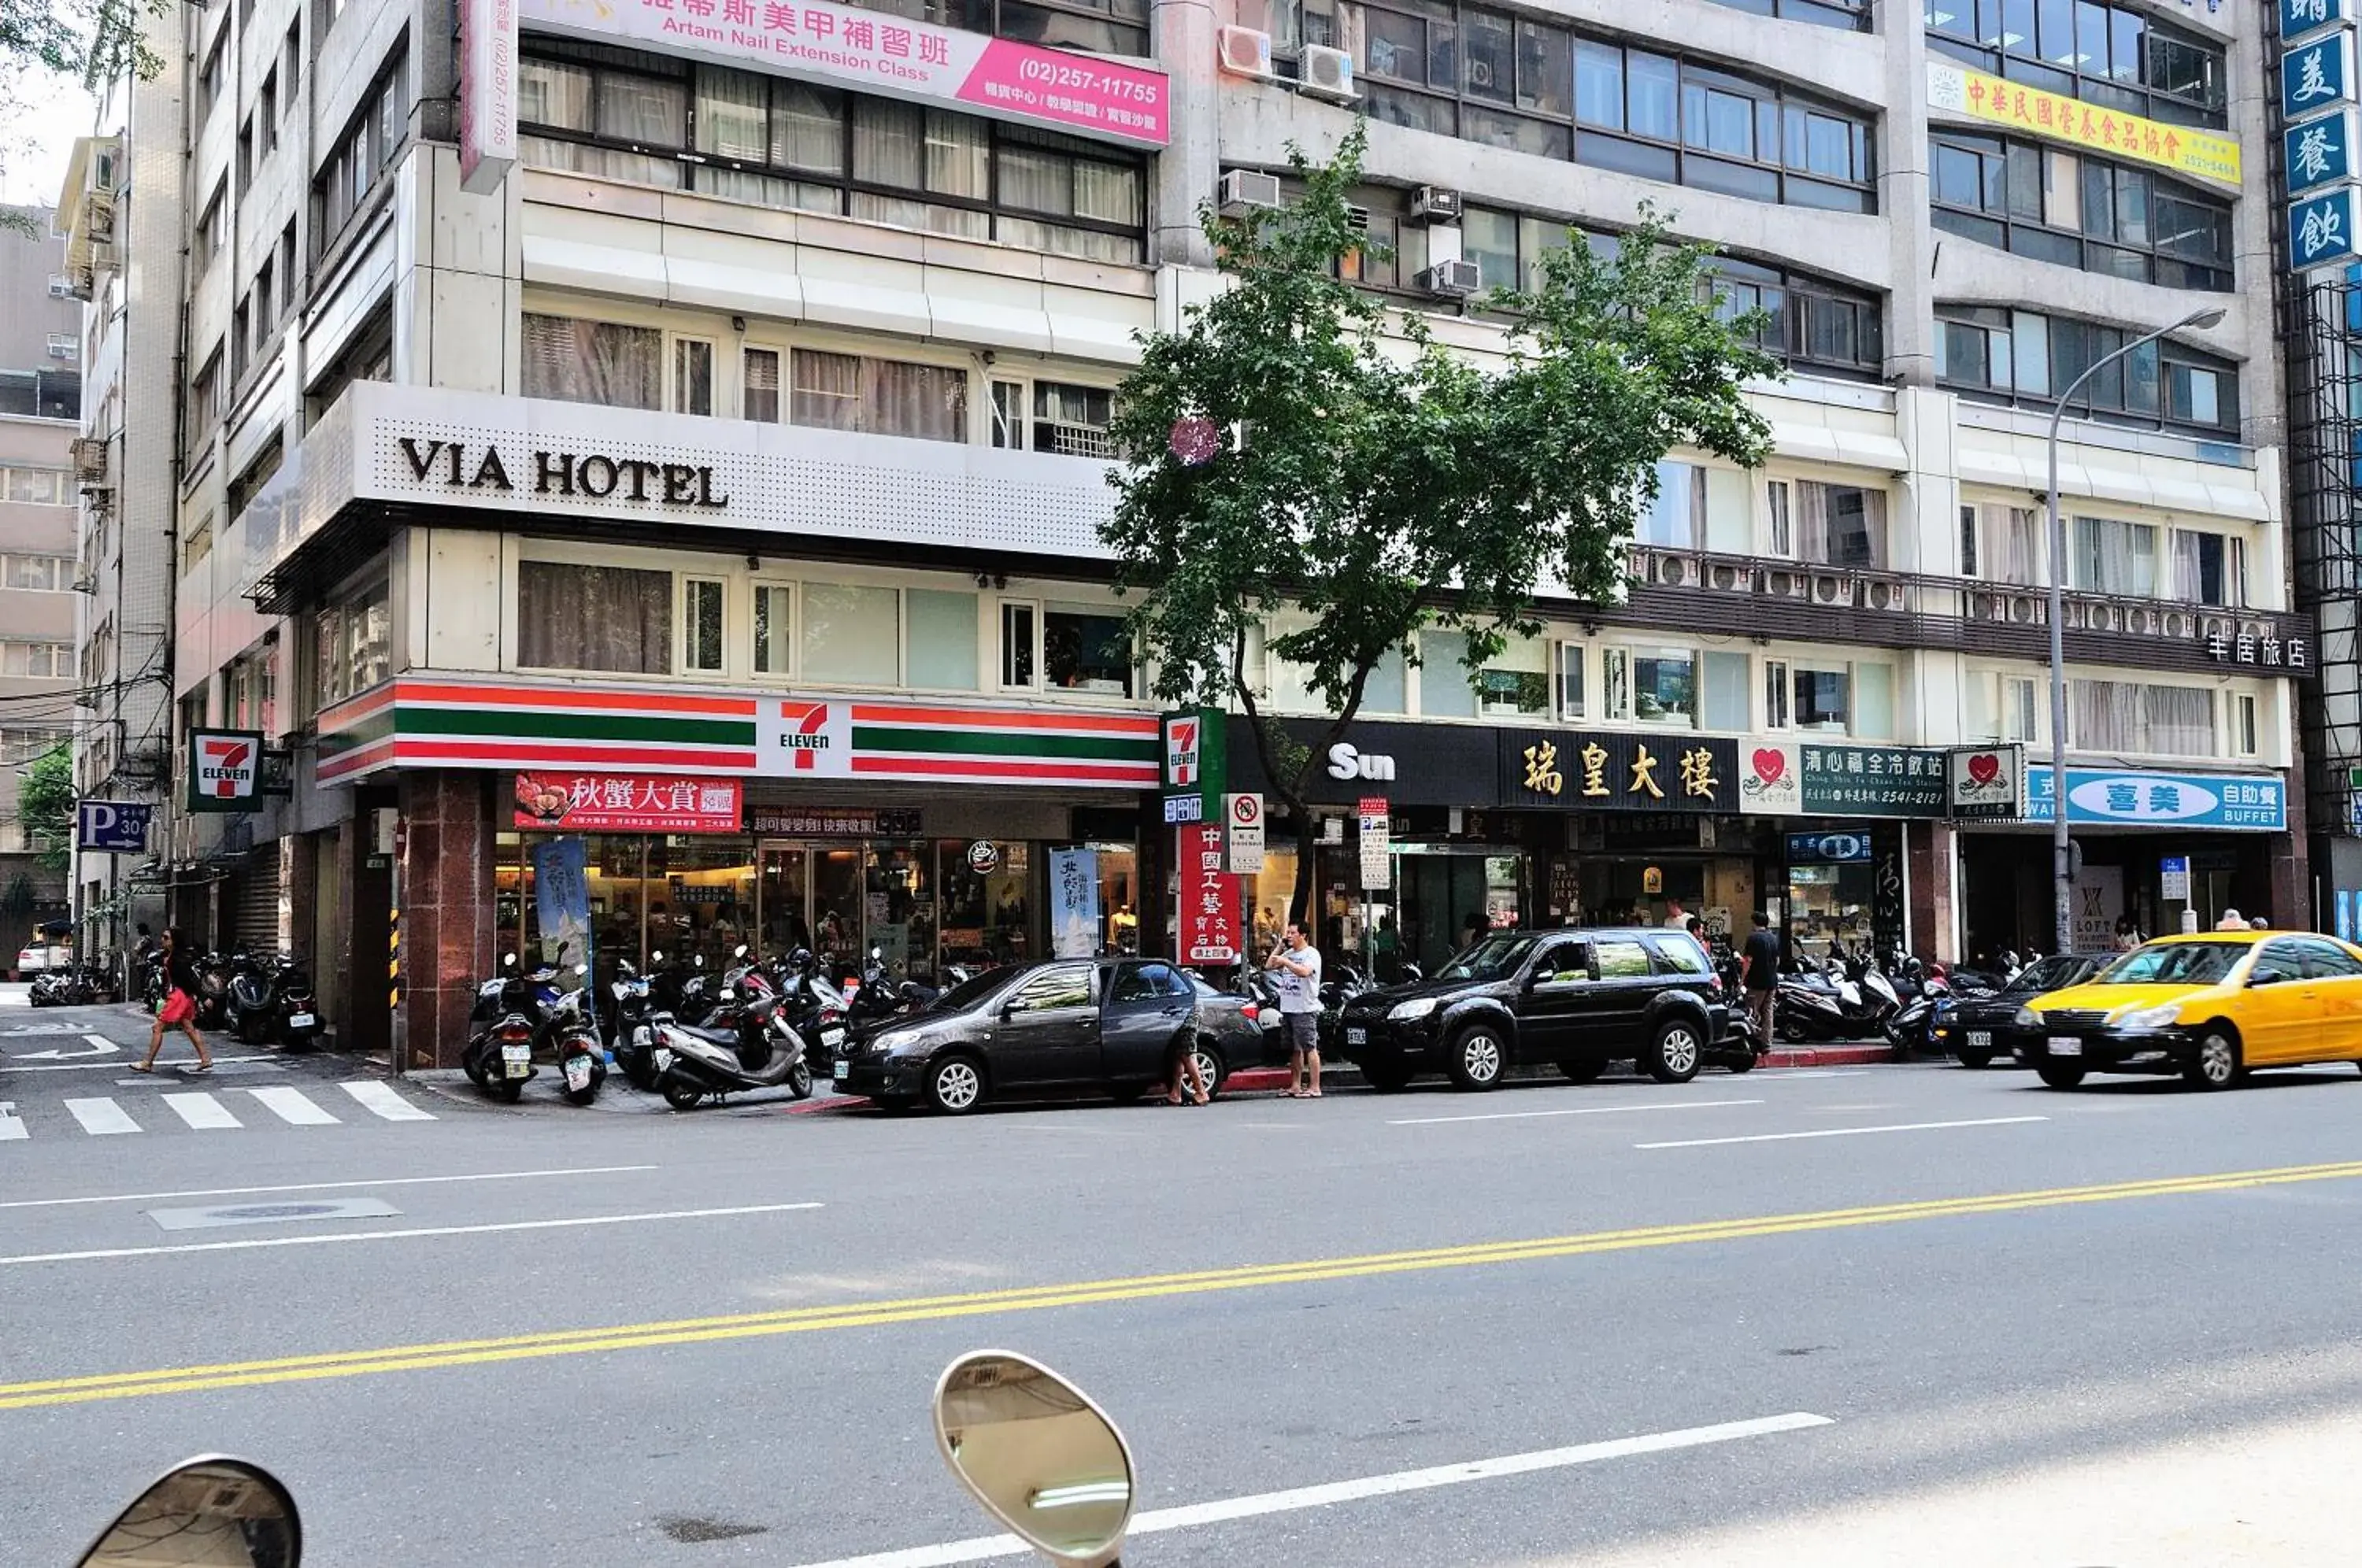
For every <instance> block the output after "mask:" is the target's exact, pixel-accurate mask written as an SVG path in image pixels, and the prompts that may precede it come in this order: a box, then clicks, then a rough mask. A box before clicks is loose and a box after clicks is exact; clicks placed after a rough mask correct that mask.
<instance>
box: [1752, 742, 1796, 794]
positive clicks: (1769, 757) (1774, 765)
mask: <svg viewBox="0 0 2362 1568" xmlns="http://www.w3.org/2000/svg"><path fill="white" fill-rule="evenodd" d="M1787 771H1788V756H1787V754H1786V753H1785V752H1783V751H1780V750H1778V749H1776V748H1774V747H1771V746H1768V745H1767V746H1765V747H1763V748H1762V749H1761V750H1760V751H1758V752H1757V753H1756V754H1755V777H1756V778H1760V779H1761V780H1763V782H1764V784H1765V785H1766V786H1767V787H1768V786H1771V785H1773V784H1777V783H1778V782H1780V775H1782V774H1783V773H1785V772H1787Z"/></svg>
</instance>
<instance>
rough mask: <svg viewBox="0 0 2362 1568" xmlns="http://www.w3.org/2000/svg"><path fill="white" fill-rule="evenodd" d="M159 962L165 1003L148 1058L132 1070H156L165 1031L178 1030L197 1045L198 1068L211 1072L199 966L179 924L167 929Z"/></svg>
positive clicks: (154, 1032)
mask: <svg viewBox="0 0 2362 1568" xmlns="http://www.w3.org/2000/svg"><path fill="white" fill-rule="evenodd" d="M156 961H157V963H158V964H160V965H161V966H163V970H164V1005H163V1006H162V1007H161V1008H160V1009H159V1010H157V1013H156V1022H155V1026H154V1028H153V1029H151V1030H150V1031H149V1035H148V1058H147V1060H146V1061H143V1062H135V1063H133V1064H132V1067H131V1070H132V1071H133V1072H135V1073H152V1072H154V1071H155V1070H156V1056H157V1054H158V1053H159V1052H160V1051H162V1050H163V1049H164V1031H166V1030H167V1029H177V1030H179V1031H180V1032H182V1033H183V1034H185V1035H187V1036H188V1037H189V1043H190V1044H192V1045H194V1046H195V1047H196V1048H197V1066H196V1068H195V1070H196V1071H198V1072H200V1073H210V1072H212V1071H213V1070H214V1058H213V1053H211V1052H209V1051H207V1050H206V1049H205V1037H204V1035H202V1034H200V1033H198V1032H197V997H196V991H197V966H195V965H194V964H193V963H192V962H190V960H189V957H188V955H186V954H185V953H183V952H182V945H181V928H180V927H179V926H176V925H175V926H166V927H165V928H164V945H163V949H162V951H160V953H158V954H157V955H156Z"/></svg>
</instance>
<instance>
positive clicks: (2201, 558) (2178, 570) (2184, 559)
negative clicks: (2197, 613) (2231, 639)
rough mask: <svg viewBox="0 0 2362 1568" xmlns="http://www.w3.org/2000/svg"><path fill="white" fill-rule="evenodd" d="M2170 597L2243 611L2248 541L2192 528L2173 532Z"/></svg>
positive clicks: (2245, 600) (2190, 602)
mask: <svg viewBox="0 0 2362 1568" xmlns="http://www.w3.org/2000/svg"><path fill="white" fill-rule="evenodd" d="M2171 597H2172V598H2174V599H2177V600H2180V602H2183V603H2185V604H2215V605H2220V606H2223V607H2224V608H2225V609H2240V608H2244V607H2245V606H2246V602H2247V541H2246V540H2245V539H2241V538H2235V537H2233V536H2229V535H2225V534H2206V533H2201V532H2199V531H2197V530H2195V529H2189V528H2177V529H2176V530H2174V534H2173V591H2172V594H2171Z"/></svg>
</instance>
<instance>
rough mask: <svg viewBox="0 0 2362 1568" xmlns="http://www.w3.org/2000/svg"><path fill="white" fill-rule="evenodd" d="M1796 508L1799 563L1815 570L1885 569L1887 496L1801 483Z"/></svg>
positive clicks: (1849, 487)
mask: <svg viewBox="0 0 2362 1568" xmlns="http://www.w3.org/2000/svg"><path fill="white" fill-rule="evenodd" d="M1795 509H1796V516H1795V527H1796V558H1797V559H1799V560H1802V561H1806V562H1810V563H1812V564H1814V565H1817V566H1834V567H1852V568H1856V569H1865V570H1872V571H1882V570H1884V569H1885V568H1886V565H1887V560H1888V557H1887V549H1886V494H1885V492H1884V491H1876V490H1865V489H1863V488H1862V487H1861V486H1860V485H1850V484H1819V483H1816V482H1814V481H1813V480H1798V481H1796V484H1795Z"/></svg>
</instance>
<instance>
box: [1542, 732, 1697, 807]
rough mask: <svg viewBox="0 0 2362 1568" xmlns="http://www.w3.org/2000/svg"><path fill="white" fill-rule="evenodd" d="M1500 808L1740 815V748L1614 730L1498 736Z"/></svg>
mask: <svg viewBox="0 0 2362 1568" xmlns="http://www.w3.org/2000/svg"><path fill="white" fill-rule="evenodd" d="M1499 745H1500V764H1499V765H1500V789H1501V803H1502V804H1503V805H1505V806H1513V807H1514V806H1525V807H1533V808H1540V809H1549V808H1551V807H1556V808H1558V809H1560V810H1562V811H1570V812H1685V813H1695V814H1697V815H1700V816H1706V815H1714V816H1731V815H1736V814H1737V812H1738V742H1736V741H1733V740H1728V739H1715V738H1713V737H1710V736H1705V735H1686V734H1633V733H1630V732H1623V731H1614V730H1503V731H1500V732H1499Z"/></svg>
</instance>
